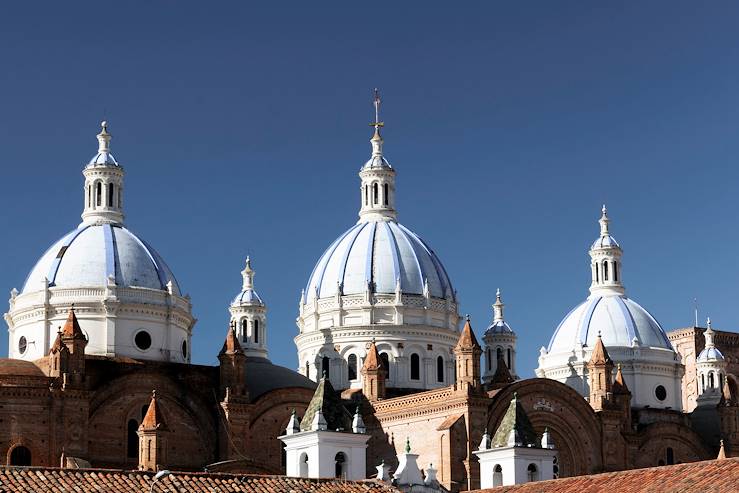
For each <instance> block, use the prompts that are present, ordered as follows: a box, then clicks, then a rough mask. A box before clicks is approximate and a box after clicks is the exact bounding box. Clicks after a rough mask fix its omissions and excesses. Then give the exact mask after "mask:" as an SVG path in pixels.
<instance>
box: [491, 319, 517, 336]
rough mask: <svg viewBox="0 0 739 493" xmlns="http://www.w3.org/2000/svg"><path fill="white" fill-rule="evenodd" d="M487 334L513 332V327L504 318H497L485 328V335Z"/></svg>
mask: <svg viewBox="0 0 739 493" xmlns="http://www.w3.org/2000/svg"><path fill="white" fill-rule="evenodd" d="M487 334H513V329H511V326H510V325H508V324H507V323H506V322H505V321H504V320H498V321H495V322H493V323H492V324H491V325H490V326H489V327H488V328H487V329H486V330H485V335H487Z"/></svg>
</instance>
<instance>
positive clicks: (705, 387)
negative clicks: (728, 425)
mask: <svg viewBox="0 0 739 493" xmlns="http://www.w3.org/2000/svg"><path fill="white" fill-rule="evenodd" d="M714 335H715V332H714V330H713V328H712V327H711V319H710V318H709V319H707V320H706V331H705V332H704V333H703V337H705V339H706V346H705V347H704V348H703V351H701V352H700V354H699V355H698V358H697V359H696V370H697V373H698V391H699V398H702V399H704V400H705V399H706V398H713V399H714V400H716V402H718V401H719V400H720V398H721V390H722V389H723V387H724V379H725V378H726V359H725V358H724V355H723V354H722V353H721V351H719V349H718V348H717V347H716V345H715V344H714V342H713V336H714Z"/></svg>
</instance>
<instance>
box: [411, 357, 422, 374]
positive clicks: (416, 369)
mask: <svg viewBox="0 0 739 493" xmlns="http://www.w3.org/2000/svg"><path fill="white" fill-rule="evenodd" d="M420 379H421V358H419V357H418V355H417V354H416V353H413V354H411V380H420Z"/></svg>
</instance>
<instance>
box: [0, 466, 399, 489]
mask: <svg viewBox="0 0 739 493" xmlns="http://www.w3.org/2000/svg"><path fill="white" fill-rule="evenodd" d="M153 478H154V473H152V472H143V471H115V470H104V469H58V468H53V469H52V468H37V467H27V468H26V467H23V468H21V467H18V468H16V467H8V466H0V489H1V490H2V491H3V492H8V493H11V492H12V493H15V492H28V491H32V492H34V493H52V492H53V493H56V492H61V491H67V492H72V491H74V492H79V493H101V492H106V493H142V492H144V491H149V488H150V486H151V482H152V479H153ZM155 490H156V491H159V492H163V493H175V492H177V493H180V492H188V493H213V492H216V491H223V492H226V491H228V492H230V493H266V492H269V493H292V492H299V491H300V492H302V491H310V492H312V493H400V492H399V490H397V489H395V488H393V487H392V486H390V485H388V484H385V483H381V482H378V481H340V480H337V479H307V478H289V477H286V476H257V475H235V474H219V473H189V472H188V473H185V472H173V473H172V474H171V475H169V476H167V477H165V478H163V479H161V480H160V481H158V482H157V487H156V488H155Z"/></svg>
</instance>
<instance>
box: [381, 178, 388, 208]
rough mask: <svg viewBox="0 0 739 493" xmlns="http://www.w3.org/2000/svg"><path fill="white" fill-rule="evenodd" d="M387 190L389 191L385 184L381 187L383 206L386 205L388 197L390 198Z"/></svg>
mask: <svg viewBox="0 0 739 493" xmlns="http://www.w3.org/2000/svg"><path fill="white" fill-rule="evenodd" d="M388 190H389V187H388V186H387V183H385V184H384V185H383V186H382V192H383V195H384V197H383V201H384V203H385V205H387V204H388V200H389V197H390V196H389V195H388Z"/></svg>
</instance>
